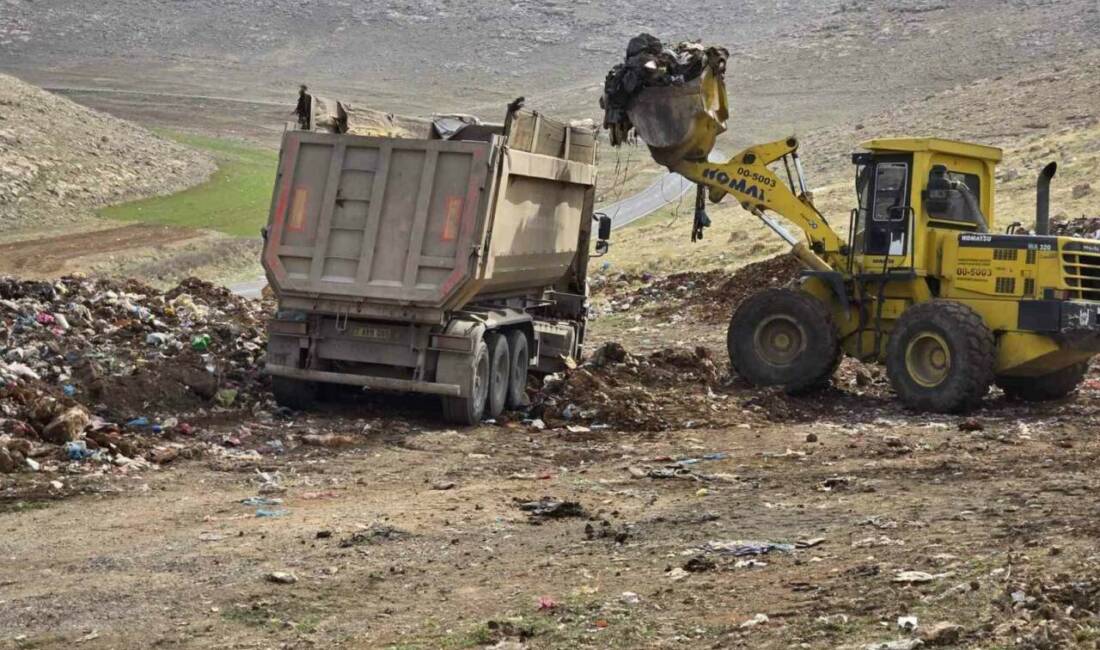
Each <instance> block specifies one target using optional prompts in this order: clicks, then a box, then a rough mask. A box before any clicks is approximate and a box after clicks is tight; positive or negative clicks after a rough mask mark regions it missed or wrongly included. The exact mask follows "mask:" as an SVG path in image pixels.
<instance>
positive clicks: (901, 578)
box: [894, 571, 938, 584]
mask: <svg viewBox="0 0 1100 650" xmlns="http://www.w3.org/2000/svg"><path fill="white" fill-rule="evenodd" d="M937 577H938V576H934V575H932V574H931V573H925V572H924V571H899V572H898V573H897V574H896V575H895V576H894V582H908V583H914V584H915V583H921V582H932V581H933V580H935V579H936V578H937Z"/></svg>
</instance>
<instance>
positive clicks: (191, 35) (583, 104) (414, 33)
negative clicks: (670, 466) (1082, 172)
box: [0, 0, 1100, 143]
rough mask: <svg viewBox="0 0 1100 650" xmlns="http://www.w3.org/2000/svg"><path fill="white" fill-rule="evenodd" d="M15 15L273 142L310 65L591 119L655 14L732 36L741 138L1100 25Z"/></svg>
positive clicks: (2, 53) (27, 34)
mask: <svg viewBox="0 0 1100 650" xmlns="http://www.w3.org/2000/svg"><path fill="white" fill-rule="evenodd" d="M2 13H3V15H2V16H0V69H7V70H10V71H15V72H16V73H17V74H19V75H20V76H23V77H24V78H27V79H29V80H31V81H33V82H35V83H38V84H40V85H45V86H48V87H57V88H61V89H64V91H65V92H67V93H70V94H72V95H73V96H75V97H78V98H79V99H80V101H82V102H85V103H88V104H91V105H95V106H101V107H105V108H108V109H110V110H112V111H113V112H116V113H117V114H122V115H126V116H133V117H138V118H141V119H142V120H143V121H145V122H147V123H170V124H172V125H174V126H180V125H184V126H190V127H195V126H196V124H200V123H201V124H206V125H208V126H213V127H215V128H217V129H219V130H225V131H232V132H244V131H247V132H250V133H252V134H254V135H256V134H258V135H259V136H261V137H265V138H267V140H268V141H271V142H273V141H274V139H275V136H276V134H277V132H278V131H279V130H280V127H281V122H283V121H285V120H286V119H288V117H287V113H288V112H289V110H290V108H291V106H290V105H289V103H290V101H291V100H292V99H293V93H294V88H295V87H296V85H297V84H298V83H299V82H302V81H306V82H308V83H310V84H311V85H312V86H313V87H314V88H315V89H317V90H318V91H320V92H323V93H328V94H334V95H339V96H341V97H347V98H349V99H352V100H355V101H359V102H364V103H368V104H371V105H374V106H378V107H381V108H386V109H387V110H392V111H405V112H416V113H429V112H432V111H440V110H442V111H451V110H460V111H464V112H472V113H479V114H482V115H484V116H486V117H492V118H499V117H500V114H501V112H502V110H503V106H504V104H505V103H506V102H507V101H509V100H511V99H512V98H514V97H516V96H518V95H525V96H527V97H528V98H529V99H530V100H531V101H532V103H533V104H535V105H538V106H540V107H541V108H543V109H544V110H547V111H549V112H554V113H558V114H564V115H568V116H577V117H581V116H585V117H591V116H595V115H596V114H598V108H597V106H596V102H597V98H598V96H599V91H600V87H601V83H602V81H603V77H604V74H605V73H606V71H607V69H608V68H609V67H610V65H611V64H613V63H614V62H615V61H616V60H617V59H619V58H620V57H621V56H622V52H623V48H624V46H625V43H626V41H627V39H628V38H629V37H631V36H633V35H635V34H637V33H638V32H640V31H651V32H653V33H655V34H658V35H660V36H662V37H665V38H667V39H669V40H674V39H678V38H702V39H705V40H707V41H709V42H715V43H720V44H723V45H725V46H727V47H729V48H730V49H731V52H732V54H733V56H732V58H731V70H730V74H729V82H730V86H731V99H732V101H733V104H734V110H735V119H736V120H737V124H736V125H735V128H734V129H733V130H732V131H733V132H732V134H731V139H732V140H733V141H734V142H735V143H746V142H748V141H751V140H755V139H759V138H760V137H767V136H769V135H772V134H773V133H776V132H785V131H789V130H791V129H794V128H798V129H803V130H805V129H811V128H816V127H820V126H826V125H832V124H837V123H849V124H855V123H856V122H857V121H858V120H859V119H861V117H862V116H863V115H866V114H874V113H878V112H880V111H883V110H887V109H889V108H890V107H894V106H897V105H899V104H900V103H904V102H906V101H909V100H911V99H918V98H921V97H925V96H927V95H930V94H935V93H938V92H942V91H944V90H948V89H951V88H953V87H955V86H957V85H959V84H968V83H971V82H973V81H975V80H978V79H983V78H994V77H997V76H999V75H1005V76H1011V75H1013V74H1015V72H1016V71H1017V70H1018V69H1020V68H1026V67H1028V66H1030V65H1032V64H1037V63H1042V62H1045V61H1051V60H1057V59H1059V58H1061V57H1063V56H1066V55H1070V54H1073V53H1076V52H1079V51H1082V50H1088V49H1091V48H1095V47H1096V46H1097V33H1100V9H1098V7H1097V4H1096V3H1095V2H1094V1H1093V0H1062V1H1059V2H1050V1H1049V0H966V1H961V0H918V1H916V2H913V1H909V0H904V1H903V0H886V1H884V2H876V3H858V2H847V1H845V0H822V1H818V0H784V1H783V2H763V1H760V0H756V1H750V2H746V3H741V4H738V5H736V9H735V10H730V9H728V8H727V9H723V8H716V7H715V6H714V5H713V3H707V2H703V1H702V0H683V1H680V2H675V3H672V2H663V1H658V0H642V1H639V2H627V1H626V0H612V1H610V2H595V1H594V0H580V1H576V2H561V1H550V2H526V1H522V0H511V1H510V2H506V3H501V2H496V1H491V0H475V1H473V2H459V1H457V0H403V1H402V2H385V3H382V2H379V3H357V2H349V1H348V0H318V1H316V2H310V3H297V2H288V1H287V0H232V1H227V2H213V1H211V0H204V1H196V2H172V1H170V0H142V1H138V0H110V1H107V2H101V3H98V4H97V6H96V8H95V10H94V11H88V10H87V9H86V8H85V7H83V6H81V5H74V4H73V3H71V2H66V1H65V0H39V1H36V2H33V3H31V2H28V1H26V0H6V5H5V11H4V12H2Z"/></svg>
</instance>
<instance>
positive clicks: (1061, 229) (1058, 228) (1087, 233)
mask: <svg viewBox="0 0 1100 650" xmlns="http://www.w3.org/2000/svg"><path fill="white" fill-rule="evenodd" d="M1050 234H1052V235H1058V236H1062V237H1084V238H1085V239H1100V217H1077V218H1076V219H1053V220H1051V222H1050Z"/></svg>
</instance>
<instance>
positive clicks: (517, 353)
mask: <svg viewBox="0 0 1100 650" xmlns="http://www.w3.org/2000/svg"><path fill="white" fill-rule="evenodd" d="M508 350H509V351H510V352H511V354H512V368H511V371H510V374H509V376H508V399H507V402H506V404H507V407H508V408H509V409H518V408H522V407H524V406H527V404H528V403H529V400H528V399H527V369H528V368H530V367H531V353H530V352H529V351H528V347H527V335H526V334H524V333H523V332H522V331H521V330H512V331H510V332H508Z"/></svg>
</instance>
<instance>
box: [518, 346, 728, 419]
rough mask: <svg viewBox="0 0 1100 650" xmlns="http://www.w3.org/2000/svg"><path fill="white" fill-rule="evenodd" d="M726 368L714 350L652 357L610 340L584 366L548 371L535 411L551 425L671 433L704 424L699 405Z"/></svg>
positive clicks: (675, 350)
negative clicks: (714, 354) (630, 350)
mask: <svg viewBox="0 0 1100 650" xmlns="http://www.w3.org/2000/svg"><path fill="white" fill-rule="evenodd" d="M722 374H723V373H722V372H721V371H720V369H719V364H718V363H716V362H715V360H714V358H713V357H712V354H711V352H710V350H708V349H706V348H703V347H699V348H695V349H694V350H687V349H681V348H667V349H664V350H659V351H657V352H654V353H653V354H650V355H648V356H639V355H634V354H631V353H629V352H627V351H626V350H625V349H624V348H623V346H622V345H621V344H619V343H616V342H609V343H605V344H604V345H603V346H601V347H600V348H599V349H597V350H596V351H595V352H594V353H593V354H592V356H591V358H590V359H589V360H588V361H586V362H585V363H584V364H583V365H581V366H579V367H577V368H574V369H571V370H567V371H565V372H564V373H557V374H553V375H548V376H547V377H546V378H544V380H543V386H542V390H541V391H539V393H537V394H536V396H535V399H534V401H533V406H532V409H531V412H532V413H537V414H538V415H539V417H540V418H541V420H542V421H543V422H544V423H545V424H546V426H549V427H555V426H559V425H564V426H566V427H567V428H568V427H572V428H574V429H587V428H617V429H625V430H632V431H666V430H669V429H674V428H691V427H692V426H699V425H701V424H703V420H702V419H701V418H705V417H706V413H707V411H706V409H705V408H700V407H699V405H700V404H701V403H704V402H706V400H707V399H708V395H713V392H712V391H711V387H716V386H718V385H719V384H720V383H721V381H722Z"/></svg>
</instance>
